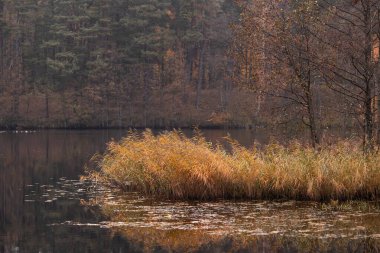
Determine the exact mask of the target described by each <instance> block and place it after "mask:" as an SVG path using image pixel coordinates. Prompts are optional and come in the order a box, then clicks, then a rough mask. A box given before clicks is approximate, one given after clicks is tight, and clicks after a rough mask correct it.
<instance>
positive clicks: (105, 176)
mask: <svg viewBox="0 0 380 253" xmlns="http://www.w3.org/2000/svg"><path fill="white" fill-rule="evenodd" d="M230 143H231V146H232V149H231V151H226V150H225V149H224V148H222V147H221V146H220V145H216V146H213V145H212V144H211V143H209V142H207V141H206V140H205V139H204V138H203V137H202V136H201V135H199V134H198V135H196V136H195V137H193V138H187V137H186V136H185V135H184V134H182V133H181V132H179V131H172V132H165V133H162V134H159V135H157V136H155V135H154V134H152V132H151V131H149V130H147V131H145V132H144V133H142V134H137V133H131V134H130V135H129V136H128V137H126V138H124V139H123V140H121V141H120V142H111V143H110V144H109V145H108V148H107V151H106V152H105V154H104V155H102V156H100V157H98V159H97V164H98V166H99V169H95V170H92V171H90V173H89V176H88V178H91V179H93V180H96V181H97V182H100V183H102V184H105V185H107V186H112V187H118V188H120V189H122V190H125V191H127V190H131V191H139V192H142V193H144V194H146V195H152V196H158V197H165V198H170V199H181V200H190V199H192V200H217V199H255V200H259V199H260V200H261V199H294V200H313V201H328V200H359V199H361V200H373V199H378V198H379V196H380V155H379V154H377V153H373V154H367V155H364V154H363V152H362V150H361V149H360V148H359V147H357V146H355V145H351V144H350V143H348V142H342V143H339V144H337V145H335V146H332V147H325V148H322V149H321V150H319V151H316V150H314V149H312V148H308V147H304V146H302V145H300V144H297V143H293V144H291V145H289V146H286V147H285V146H281V145H278V144H271V145H268V146H267V147H265V148H263V149H260V150H257V149H247V148H244V147H242V146H240V145H238V144H237V143H236V142H234V141H230Z"/></svg>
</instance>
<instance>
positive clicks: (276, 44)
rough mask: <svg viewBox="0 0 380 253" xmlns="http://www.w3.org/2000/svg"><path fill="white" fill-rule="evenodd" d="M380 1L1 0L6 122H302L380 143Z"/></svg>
mask: <svg viewBox="0 0 380 253" xmlns="http://www.w3.org/2000/svg"><path fill="white" fill-rule="evenodd" d="M379 12H380V3H379V1H377V0H360V1H359V0H353V1H352V0H319V1H312V0H290V1H285V0H284V1H275V0H269V1H264V0H246V1H244V0H239V1H238V0H236V1H233V0H209V1H206V0H139V1H137V0H0V15H1V16H0V105H1V108H2V110H1V111H0V125H1V127H2V128H26V127H47V128H114V127H125V128H127V127H134V128H139V127H141V128H145V127H151V128H164V127H193V126H203V127H230V128H231V127H238V128H240V127H244V128H251V127H256V126H283V125H285V126H291V127H292V128H294V129H306V130H307V131H308V132H309V133H310V134H309V135H310V143H311V144H312V145H313V146H317V145H318V144H320V143H321V141H322V139H323V137H324V134H325V132H326V131H328V129H333V128H338V129H348V130H349V131H352V132H355V131H357V132H359V133H360V134H361V136H363V142H364V143H365V145H366V146H367V147H368V148H372V147H373V146H374V145H375V144H376V143H379V142H380V134H379V132H380V111H379V110H378V108H380V106H379V105H380V99H378V97H379V96H378V95H379V90H380V84H379V82H378V79H379V78H378V77H379V73H380V72H379V37H380V25H379V23H380V15H379Z"/></svg>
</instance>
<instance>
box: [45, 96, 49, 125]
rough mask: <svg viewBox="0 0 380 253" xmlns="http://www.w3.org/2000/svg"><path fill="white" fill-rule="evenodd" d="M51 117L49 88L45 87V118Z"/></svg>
mask: <svg viewBox="0 0 380 253" xmlns="http://www.w3.org/2000/svg"><path fill="white" fill-rule="evenodd" d="M49 117H50V115H49V88H45V119H49Z"/></svg>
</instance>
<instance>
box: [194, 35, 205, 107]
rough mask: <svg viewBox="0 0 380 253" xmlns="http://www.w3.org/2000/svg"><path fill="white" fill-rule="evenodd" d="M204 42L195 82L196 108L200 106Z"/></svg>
mask: <svg viewBox="0 0 380 253" xmlns="http://www.w3.org/2000/svg"><path fill="white" fill-rule="evenodd" d="M205 48H206V46H205V42H203V43H202V46H201V51H200V55H199V69H198V83H197V98H196V107H197V110H198V109H199V106H200V100H201V89H202V83H203V71H204V55H205Z"/></svg>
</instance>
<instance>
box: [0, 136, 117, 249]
mask: <svg viewBox="0 0 380 253" xmlns="http://www.w3.org/2000/svg"><path fill="white" fill-rule="evenodd" d="M94 136H96V138H94ZM109 138H110V136H109V135H108V134H107V132H99V135H96V134H95V135H94V134H88V132H74V133H73V132H71V133H70V134H67V132H64V131H49V132H42V133H34V134H1V135H0V252H9V251H10V249H11V248H12V247H13V246H20V245H17V244H19V243H20V242H23V243H30V244H33V243H36V244H39V246H42V245H44V244H46V245H49V244H50V243H49V242H48V241H46V242H45V243H43V240H44V236H43V234H44V233H45V230H46V227H45V224H49V223H52V222H54V221H55V220H60V219H61V218H62V217H67V218H73V219H75V218H77V219H79V218H81V217H80V216H81V215H83V216H85V215H86V214H85V213H83V208H81V207H80V205H79V203H73V201H66V202H65V201H62V202H60V203H59V204H58V203H53V204H50V205H49V206H48V205H47V204H45V203H27V202H24V199H25V191H26V186H27V185H30V184H34V183H39V184H40V185H43V184H51V183H52V182H54V181H56V180H57V179H58V178H60V177H68V178H72V179H76V178H78V176H79V175H80V174H82V171H83V165H84V164H85V163H86V162H87V161H88V159H89V158H90V157H91V156H92V155H93V154H94V153H95V152H99V151H101V149H102V148H103V147H104V145H105V143H106V142H107V141H108V140H109ZM75 205H76V206H77V207H78V208H76V209H73V206H75ZM47 206H48V207H49V208H47ZM36 234H41V237H40V238H39V237H38V236H36ZM33 240H36V241H34V242H33Z"/></svg>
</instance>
